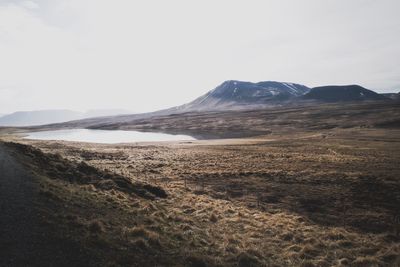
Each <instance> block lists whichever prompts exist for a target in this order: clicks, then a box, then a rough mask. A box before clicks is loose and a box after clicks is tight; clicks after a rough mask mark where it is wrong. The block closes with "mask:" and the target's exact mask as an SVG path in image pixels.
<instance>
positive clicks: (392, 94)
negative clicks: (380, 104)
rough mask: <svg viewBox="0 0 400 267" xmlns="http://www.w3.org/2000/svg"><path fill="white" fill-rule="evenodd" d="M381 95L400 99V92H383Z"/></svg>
mask: <svg viewBox="0 0 400 267" xmlns="http://www.w3.org/2000/svg"><path fill="white" fill-rule="evenodd" d="M381 95H383V96H384V97H387V98H389V99H392V100H400V93H383V94H381Z"/></svg>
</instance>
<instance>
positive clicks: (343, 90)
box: [302, 85, 387, 102]
mask: <svg viewBox="0 0 400 267" xmlns="http://www.w3.org/2000/svg"><path fill="white" fill-rule="evenodd" d="M302 98H303V99H308V100H316V101H322V102H351V101H366V100H385V99H387V98H386V97H385V96H382V95H380V94H378V93H375V92H374V91H371V90H368V89H365V88H364V87H361V86H359V85H344V86H333V85H331V86H320V87H314V88H312V89H311V91H310V92H308V93H307V94H305V95H304V96H303V97H302Z"/></svg>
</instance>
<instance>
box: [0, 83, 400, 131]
mask: <svg viewBox="0 0 400 267" xmlns="http://www.w3.org/2000/svg"><path fill="white" fill-rule="evenodd" d="M399 99H400V97H399V93H390V94H378V93H376V92H374V91H371V90H368V89H366V88H363V87H361V86H359V85H344V86H321V87H315V88H309V87H307V86H305V85H301V84H296V83H287V82H276V81H265V82H258V83H252V82H243V81H235V80H230V81H225V82H223V83H222V84H221V85H219V86H217V87H216V88H214V89H213V90H211V91H209V92H208V93H206V94H204V95H202V96H200V97H198V98H197V99H195V100H193V101H192V102H190V103H187V104H184V105H181V106H177V107H172V108H169V109H164V110H159V111H155V112H149V113H143V114H129V113H130V112H127V111H124V110H113V111H109V110H104V111H90V112H87V113H77V112H72V111H66V110H48V111H32V112H16V113H13V114H10V115H6V116H3V117H0V126H4V125H6V126H28V125H43V124H55V123H62V122H67V121H72V122H68V123H67V124H63V125H65V126H66V125H68V126H69V127H89V128H90V127H97V126H98V125H102V126H105V127H106V126H107V125H110V124H116V123H129V122H132V121H135V120H138V119H144V118H149V117H153V116H167V115H171V114H179V113H185V112H201V111H225V110H242V109H260V108H267V107H274V106H284V105H313V104H318V103H327V102H328V103H332V102H360V101H385V100H386V101H398V100H399ZM119 114H125V115H119Z"/></svg>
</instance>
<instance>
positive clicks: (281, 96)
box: [174, 80, 310, 111]
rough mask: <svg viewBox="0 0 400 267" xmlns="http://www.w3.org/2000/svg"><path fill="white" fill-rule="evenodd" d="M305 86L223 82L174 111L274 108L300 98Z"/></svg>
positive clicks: (307, 89)
mask: <svg viewBox="0 0 400 267" xmlns="http://www.w3.org/2000/svg"><path fill="white" fill-rule="evenodd" d="M309 90H310V88H308V87H307V86H304V85H301V84H295V83H285V82H275V81H266V82H258V83H252V82H243V81H235V80H231V81H225V82H223V83H222V84H221V85H219V86H217V87H216V88H215V89H213V90H211V91H209V92H208V93H206V94H205V95H202V96H200V97H199V98H197V99H195V100H194V101H192V102H190V103H188V104H185V105H182V106H179V107H176V108H174V109H175V110H176V111H202V110H220V109H226V108H229V109H240V108H252V107H262V106H267V105H276V104H282V103H285V102H288V101H290V100H293V99H295V98H296V97H299V96H302V95H304V94H305V93H307V92H308V91H309Z"/></svg>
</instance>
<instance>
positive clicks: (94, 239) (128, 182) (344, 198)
mask: <svg viewBox="0 0 400 267" xmlns="http://www.w3.org/2000/svg"><path fill="white" fill-rule="evenodd" d="M371 107H373V109H371ZM368 110H372V111H374V112H372V111H371V112H370V111H368ZM399 110H400V109H399V107H398V106H396V105H388V106H386V107H384V106H382V105H381V104H376V106H374V105H372V106H371V105H370V104H368V105H361V106H360V105H348V106H346V107H338V106H336V107H334V106H327V107H326V109H321V108H320V109H317V108H312V110H310V109H307V110H303V111H302V112H300V111H299V110H298V109H296V111H293V110H286V112H285V110H280V111H279V112H278V111H276V112H275V115H273V114H272V113H271V112H267V111H261V113H260V111H257V112H256V111H248V112H244V113H240V114H242V115H241V117H240V116H239V117H240V118H239V119H238V116H236V115H237V114H236V113H234V114H231V115H232V116H231V117H230V118H229V117H228V115H227V113H223V114H221V115H220V116H219V115H218V114H214V113H213V115H211V113H209V114H207V115H205V114H203V115H198V114H197V115H196V116H195V117H193V116H192V117H190V116H191V115H190V114H186V115H185V116H183V117H182V118H183V119H182V120H181V123H179V121H178V119H177V117H175V116H168V117H163V118H158V119H157V118H155V119H153V121H152V126H151V127H150V126H147V127H144V126H143V125H149V123H150V122H149V121H143V123H142V124H137V125H136V126H134V125H133V124H132V125H119V126H118V128H120V129H121V128H122V129H133V128H135V129H136V128H141V129H145V128H146V129H147V130H150V129H152V130H156V129H164V130H168V129H172V128H174V126H177V125H183V126H179V127H175V130H176V131H180V127H182V128H185V127H186V128H185V129H189V128H190V129H191V130H190V131H195V130H196V127H197V128H201V129H198V130H199V132H207V131H208V132H212V133H213V134H215V133H221V132H225V131H234V130H235V129H236V130H237V133H238V134H240V133H243V135H247V134H246V133H248V132H253V133H254V132H263V131H265V132H264V134H263V135H261V136H257V137H253V138H247V139H246V138H241V139H230V140H203V141H192V142H175V143H148V144H146V143H141V144H119V145H100V144H89V143H78V142H76V143H74V142H63V141H57V142H55V141H32V140H22V139H18V138H16V139H12V140H13V141H14V142H17V143H19V144H25V145H26V146H25V145H17V144H11V145H10V146H11V147H13V149H15V151H17V152H19V154H20V155H21V159H22V161H23V162H25V163H26V164H29V165H30V166H31V168H32V169H34V170H35V172H36V173H37V174H38V175H40V176H41V177H42V180H41V188H42V189H41V190H42V195H43V200H44V201H48V203H51V205H54V207H53V208H52V209H51V210H52V211H53V213H52V214H51V215H50V214H49V221H50V222H51V223H52V224H56V225H59V226H60V227H61V228H62V229H63V231H62V232H63V233H64V234H63V235H64V238H69V239H72V240H74V242H78V243H80V244H81V245H82V247H83V248H85V251H89V252H88V253H89V254H91V255H93V258H94V259H96V261H97V262H98V263H101V265H104V266H156V265H158V266H399V264H400V256H399V255H400V237H399V231H400V224H399V214H400V180H399V174H400V164H399V162H400V129H399V128H398V126H397V124H396V123H397V121H396V120H397V118H398V117H396V116H397V114H399ZM238 114H239V113H238ZM249 114H250V115H249ZM263 114H264V115H263ZM329 114H331V115H329ZM346 114H347V115H346ZM271 116H272V117H271ZM273 116H275V117H273ZM244 117H246V118H247V119H246V120H245V119H244ZM296 118H297V119H296ZM157 120H158V121H157ZM171 120H172V121H174V123H172V122H171ZM205 120H208V123H207V122H205ZM240 121H242V122H243V126H241V127H242V128H241V127H239V126H240V125H239V126H237V127H236V126H235V125H236V124H235V123H239V122H240ZM266 121H270V122H271V123H269V124H266V123H265V122H266ZM296 121H297V123H296ZM200 122H203V123H200ZM216 122H218V123H216ZM188 124H190V125H188ZM139 125H141V126H139ZM232 125H233V126H232ZM249 125H254V127H250V126H249ZM257 125H258V126H257ZM108 127H111V126H108ZM231 127H233V128H231ZM241 129H243V130H241ZM267 130H268V131H267ZM171 131H172V130H171ZM180 132H181V131H180ZM186 133H187V132H186ZM9 140H10V139H9Z"/></svg>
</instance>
